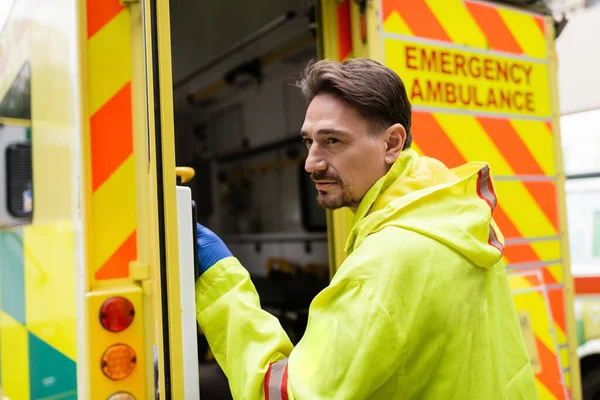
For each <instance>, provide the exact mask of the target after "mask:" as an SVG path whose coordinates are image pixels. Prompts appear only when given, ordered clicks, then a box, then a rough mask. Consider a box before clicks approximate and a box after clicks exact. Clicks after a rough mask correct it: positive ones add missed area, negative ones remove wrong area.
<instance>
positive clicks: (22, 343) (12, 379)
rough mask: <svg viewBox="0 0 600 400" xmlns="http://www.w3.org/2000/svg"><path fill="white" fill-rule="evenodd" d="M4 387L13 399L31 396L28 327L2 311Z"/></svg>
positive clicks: (0, 332) (1, 334)
mask: <svg viewBox="0 0 600 400" xmlns="http://www.w3.org/2000/svg"><path fill="white" fill-rule="evenodd" d="M0 336H1V337H2V340H1V341H0V354H2V357H0V362H1V363H2V365H0V369H1V370H2V389H3V390H4V392H5V393H6V394H7V395H8V396H9V397H10V398H11V399H28V398H29V341H28V340H29V339H28V337H27V329H26V328H25V327H24V326H23V325H21V324H20V323H19V322H17V321H15V320H14V319H13V318H12V317H11V316H10V315H8V314H6V313H4V312H1V311H0Z"/></svg>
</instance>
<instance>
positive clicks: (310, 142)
mask: <svg viewBox="0 0 600 400" xmlns="http://www.w3.org/2000/svg"><path fill="white" fill-rule="evenodd" d="M302 143H304V144H305V145H306V146H310V145H311V144H312V140H311V139H308V138H302Z"/></svg>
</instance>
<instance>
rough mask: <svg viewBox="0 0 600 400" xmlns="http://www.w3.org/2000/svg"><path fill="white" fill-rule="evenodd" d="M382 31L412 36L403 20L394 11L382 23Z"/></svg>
mask: <svg viewBox="0 0 600 400" xmlns="http://www.w3.org/2000/svg"><path fill="white" fill-rule="evenodd" d="M383 30H384V31H385V32H388V33H396V34H398V35H406V36H413V33H412V31H411V30H410V28H409V27H408V25H407V24H406V22H405V21H404V19H403V18H402V17H401V16H400V14H398V12H396V11H392V13H391V14H390V16H389V17H388V19H387V20H385V22H384V23H383Z"/></svg>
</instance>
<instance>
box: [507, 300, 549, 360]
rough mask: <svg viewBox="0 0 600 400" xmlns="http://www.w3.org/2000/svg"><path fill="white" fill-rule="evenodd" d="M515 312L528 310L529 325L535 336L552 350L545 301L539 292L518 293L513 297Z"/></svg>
mask: <svg viewBox="0 0 600 400" xmlns="http://www.w3.org/2000/svg"><path fill="white" fill-rule="evenodd" d="M513 300H514V301H515V305H516V307H517V310H529V317H530V318H531V325H532V326H533V333H534V334H535V336H536V337H537V338H538V339H539V340H540V341H541V342H542V343H544V345H546V347H548V348H549V349H554V348H555V345H554V340H553V338H552V335H551V333H550V321H549V319H548V308H547V307H546V301H545V299H544V297H543V296H542V293H540V292H529V293H519V294H515V295H513Z"/></svg>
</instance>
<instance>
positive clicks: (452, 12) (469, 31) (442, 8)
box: [426, 0, 489, 49]
mask: <svg viewBox="0 0 600 400" xmlns="http://www.w3.org/2000/svg"><path fill="white" fill-rule="evenodd" d="M426 3H427V5H428V6H429V8H430V9H431V12H432V13H433V15H435V17H436V18H437V20H438V21H439V22H440V25H442V27H443V28H444V30H445V31H446V33H447V34H448V36H449V37H450V40H452V41H453V42H454V43H456V44H460V45H463V46H470V47H476V48H483V49H485V48H488V47H489V46H488V42H487V39H486V37H485V35H484V34H483V31H482V30H481V28H480V27H479V25H478V24H477V22H475V18H473V16H472V15H471V13H470V12H469V10H467V7H466V6H465V3H464V2H463V1H462V0H426Z"/></svg>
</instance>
